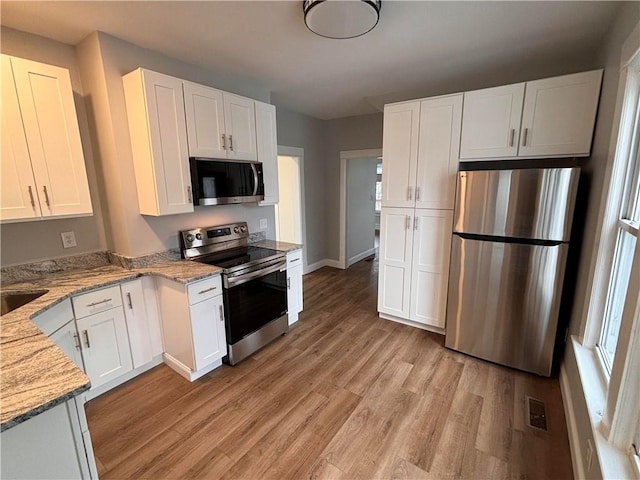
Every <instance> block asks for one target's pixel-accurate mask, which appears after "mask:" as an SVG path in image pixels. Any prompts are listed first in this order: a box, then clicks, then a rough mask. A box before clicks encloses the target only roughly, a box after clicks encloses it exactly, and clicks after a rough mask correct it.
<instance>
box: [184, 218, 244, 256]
mask: <svg viewBox="0 0 640 480" xmlns="http://www.w3.org/2000/svg"><path fill="white" fill-rule="evenodd" d="M248 237H249V228H248V227H247V222H239V223H231V224H229V225H216V226H213V227H204V228H194V229H192V230H183V231H181V232H180V243H181V245H182V249H183V250H186V249H190V248H197V247H204V246H206V245H211V244H215V243H222V242H228V241H231V240H242V239H245V238H248Z"/></svg>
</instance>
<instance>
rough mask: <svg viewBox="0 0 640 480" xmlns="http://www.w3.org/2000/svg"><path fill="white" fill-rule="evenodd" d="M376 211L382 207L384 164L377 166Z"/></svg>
mask: <svg viewBox="0 0 640 480" xmlns="http://www.w3.org/2000/svg"><path fill="white" fill-rule="evenodd" d="M376 174H377V178H376V207H375V208H376V212H379V211H380V210H381V208H382V164H381V163H379V164H378V165H377V166H376Z"/></svg>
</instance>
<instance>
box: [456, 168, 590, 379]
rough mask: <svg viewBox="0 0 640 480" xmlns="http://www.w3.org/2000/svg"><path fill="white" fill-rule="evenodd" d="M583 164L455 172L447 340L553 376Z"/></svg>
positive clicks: (459, 347) (466, 350)
mask: <svg viewBox="0 0 640 480" xmlns="http://www.w3.org/2000/svg"><path fill="white" fill-rule="evenodd" d="M578 177H579V169H578V168H529V169H514V170H476V171H461V172H459V173H458V187H457V191H456V205H455V213H454V228H453V230H454V231H453V239H452V245H451V269H450V273H449V297H448V301H447V328H446V346H447V347H449V348H452V349H454V350H458V351H460V352H464V353H468V354H469V355H473V356H475V357H479V358H483V359H485V360H489V361H492V362H496V363H500V364H502V365H507V366H509V367H514V368H517V369H520V370H525V371H528V372H532V373H536V374H539V375H545V376H549V375H550V374H551V368H552V362H553V349H554V345H555V340H556V330H557V326H558V311H559V307H560V298H561V295H562V285H563V278H564V272H565V265H566V261H567V252H568V249H569V243H568V242H569V236H570V232H571V223H572V217H573V210H574V204H575V196H576V191H577V184H578Z"/></svg>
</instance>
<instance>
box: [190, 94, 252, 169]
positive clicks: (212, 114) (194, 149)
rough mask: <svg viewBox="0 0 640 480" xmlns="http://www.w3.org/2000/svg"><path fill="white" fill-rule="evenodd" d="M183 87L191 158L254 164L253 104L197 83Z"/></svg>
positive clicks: (248, 99) (249, 100) (247, 100)
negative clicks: (252, 162) (225, 159)
mask: <svg viewBox="0 0 640 480" xmlns="http://www.w3.org/2000/svg"><path fill="white" fill-rule="evenodd" d="M183 85H184V87H183V88H184V102H185V113H186V121H187V139H188V145H189V155H190V156H191V157H206V158H227V159H230V160H251V161H255V160H256V159H257V157H258V154H257V151H256V118H255V106H254V101H253V100H251V99H250V98H245V97H240V96H238V95H233V94H231V93H227V92H223V91H222V90H217V89H215V88H211V87H205V86H204V85H198V84H196V83H191V82H183Z"/></svg>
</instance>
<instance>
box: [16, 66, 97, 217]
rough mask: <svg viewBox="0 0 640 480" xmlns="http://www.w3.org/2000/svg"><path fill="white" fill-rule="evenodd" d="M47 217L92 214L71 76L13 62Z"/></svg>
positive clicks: (27, 135)
mask: <svg viewBox="0 0 640 480" xmlns="http://www.w3.org/2000/svg"><path fill="white" fill-rule="evenodd" d="M11 65H12V67H13V75H14V78H15V85H16V89H17V92H18V101H19V103H20V111H21V113H22V124H23V126H24V131H25V136H26V139H27V145H28V146H29V155H30V157H31V165H32V166H33V174H34V177H35V181H36V184H37V187H38V188H37V196H38V198H39V199H40V207H41V209H42V215H43V216H45V217H47V216H61V215H89V214H91V213H93V209H92V207H91V197H90V195H89V184H88V182H87V173H86V170H85V166H84V154H83V153H82V144H81V142H80V130H79V129H78V119H77V116H76V107H75V103H74V100H73V91H72V89H71V78H70V77H69V71H68V70H66V69H64V68H60V67H56V66H53V65H45V64H42V63H38V62H32V61H30V60H24V59H22V58H15V57H12V58H11Z"/></svg>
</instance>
